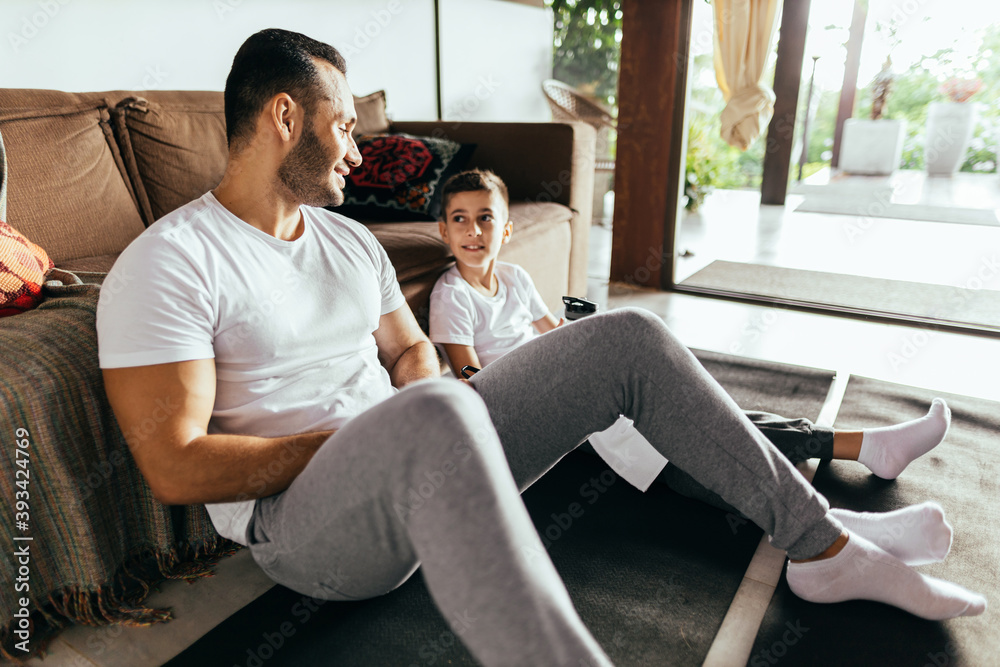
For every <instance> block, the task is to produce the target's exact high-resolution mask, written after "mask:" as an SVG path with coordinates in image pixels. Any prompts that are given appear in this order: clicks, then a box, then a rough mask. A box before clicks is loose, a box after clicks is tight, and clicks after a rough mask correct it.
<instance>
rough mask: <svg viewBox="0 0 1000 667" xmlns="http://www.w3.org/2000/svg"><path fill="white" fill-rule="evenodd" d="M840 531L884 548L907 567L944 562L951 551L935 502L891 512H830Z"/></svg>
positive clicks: (945, 525) (948, 528) (947, 527)
mask: <svg viewBox="0 0 1000 667" xmlns="http://www.w3.org/2000/svg"><path fill="white" fill-rule="evenodd" d="M830 514H832V515H833V516H835V517H837V518H838V519H840V522H841V523H842V524H844V528H846V529H847V530H849V531H851V532H852V533H857V534H858V535H860V536H861V537H863V538H865V539H866V540H868V541H869V542H873V543H874V544H876V545H878V546H879V547H881V548H883V549H885V550H886V551H887V552H889V553H891V554H892V555H893V556H895V557H896V558H898V559H899V560H901V561H903V562H904V563H906V564H907V565H911V566H912V565H926V564H927V563H938V562H940V561H942V560H944V557H945V556H947V555H948V552H949V551H950V550H951V536H952V530H951V524H949V523H948V521H947V520H945V518H944V510H943V509H942V508H941V506H940V505H938V504H937V503H935V502H931V501H928V502H925V503H920V504H919V505H910V506H909V507H903V508H902V509H898V510H894V511H892V512H852V511H851V510H844V509H831V510H830Z"/></svg>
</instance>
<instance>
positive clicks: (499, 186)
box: [441, 169, 510, 217]
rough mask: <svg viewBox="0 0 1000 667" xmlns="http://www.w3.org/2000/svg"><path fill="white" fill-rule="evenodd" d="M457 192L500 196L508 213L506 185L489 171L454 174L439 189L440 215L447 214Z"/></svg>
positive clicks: (472, 170) (508, 203)
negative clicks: (449, 204)
mask: <svg viewBox="0 0 1000 667" xmlns="http://www.w3.org/2000/svg"><path fill="white" fill-rule="evenodd" d="M459 192H491V193H495V194H498V195H500V198H501V199H503V204H504V206H506V207H507V213H510V197H509V196H508V195H507V184H506V183H504V182H503V179H502V178H500V177H499V176H497V175H496V174H494V173H493V172H492V171H490V170H489V169H469V170H468V171H463V172H459V173H457V174H455V175H454V176H452V177H451V178H449V179H448V180H447V181H445V184H444V187H443V188H441V215H442V217H444V216H446V215H447V214H448V203H449V202H450V201H451V198H452V197H453V196H455V195H457V194H458V193H459Z"/></svg>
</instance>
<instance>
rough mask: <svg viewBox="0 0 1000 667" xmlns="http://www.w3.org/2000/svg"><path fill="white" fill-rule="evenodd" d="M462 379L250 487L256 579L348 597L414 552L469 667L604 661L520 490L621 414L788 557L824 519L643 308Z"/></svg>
mask: <svg viewBox="0 0 1000 667" xmlns="http://www.w3.org/2000/svg"><path fill="white" fill-rule="evenodd" d="M472 384H473V386H474V387H475V390H473V389H472V388H470V387H468V386H466V385H465V384H463V383H461V382H459V381H457V380H452V379H432V380H424V381H421V382H417V383H414V384H413V385H411V386H409V387H407V388H405V389H403V390H402V391H400V392H399V393H398V394H397V395H395V396H393V397H392V398H390V399H388V400H386V401H384V402H382V403H380V404H378V405H377V406H375V407H373V408H371V409H369V410H368V411H366V412H365V413H363V414H361V415H359V416H357V417H355V418H354V419H352V420H351V421H349V422H348V423H347V424H345V425H344V427H343V428H341V429H340V430H339V431H337V432H336V433H335V434H334V435H332V436H331V437H330V438H329V440H327V441H326V443H324V444H323V446H322V447H321V448H320V449H319V450H318V451H317V452H316V454H315V455H314V456H313V458H312V460H311V461H310V462H309V464H308V465H307V466H306V468H305V469H304V470H303V471H302V473H301V474H299V476H298V477H297V478H296V479H295V480H294V481H293V482H292V484H291V485H290V486H289V487H288V489H286V490H285V491H283V492H281V493H279V494H275V495H273V496H269V497H267V498H261V499H259V500H258V501H257V503H256V506H255V508H254V513H253V517H252V519H251V521H250V526H249V527H248V529H247V539H248V541H249V544H250V549H251V552H252V554H253V557H254V559H255V560H256V562H257V563H258V564H259V565H260V566H261V567H262V568H263V570H264V571H265V572H266V573H267V574H268V576H270V577H271V578H272V579H274V580H275V581H277V582H278V583H281V584H283V585H285V586H287V587H289V588H292V589H294V590H296V591H299V592H302V593H305V594H307V595H311V596H313V597H317V598H324V599H330V600H358V599H364V598H369V597H374V596H377V595H381V594H383V593H386V592H388V591H390V590H392V589H394V588H396V587H397V586H399V585H400V584H402V583H403V582H404V581H406V579H407V578H408V577H409V576H410V575H411V574H413V572H414V570H416V568H417V566H418V565H419V566H421V567H422V568H423V574H424V577H425V579H426V582H427V586H428V588H429V590H430V592H431V595H432V597H433V598H434V601H435V603H436V604H437V606H438V608H439V609H440V611H441V613H442V615H443V616H444V618H445V619H446V621H448V622H449V623H450V624H451V626H452V628H453V630H454V631H455V633H456V635H458V636H459V637H460V638H461V639H462V641H463V642H464V643H465V644H466V646H468V648H469V650H470V651H471V652H472V654H473V655H474V656H475V657H476V659H477V660H479V661H480V662H481V663H482V664H484V665H574V666H576V665H608V664H610V661H609V660H608V658H607V656H606V655H605V654H604V652H603V651H602V650H601V648H600V646H599V645H598V644H597V642H596V641H595V640H594V639H593V637H592V636H591V635H590V633H589V632H588V631H587V629H586V628H585V627H584V625H583V623H582V622H581V621H580V619H579V617H578V616H577V614H576V611H575V610H574V608H573V605H572V603H571V601H570V598H569V595H568V594H567V592H566V589H565V587H564V586H563V583H562V581H561V579H560V578H559V575H558V573H557V572H556V570H555V568H554V567H553V565H552V562H551V561H550V560H549V558H548V556H547V554H546V552H545V550H544V546H543V545H542V543H541V539H540V538H539V536H538V534H537V533H536V531H535V529H534V526H533V524H532V522H531V519H530V517H529V515H528V512H527V510H526V509H525V507H524V504H523V503H522V501H521V498H520V495H519V492H520V491H523V490H524V489H525V488H527V487H528V486H529V485H531V484H532V483H533V482H534V481H535V480H537V479H538V478H539V477H541V476H542V475H543V474H544V473H545V472H546V471H547V470H549V469H550V468H551V467H552V466H553V465H555V464H556V463H557V462H558V461H559V459H560V458H562V457H563V456H564V455H565V454H567V453H568V452H569V451H570V450H572V449H573V448H574V447H575V446H576V444H577V443H579V442H581V441H582V440H583V439H584V438H586V437H587V435H588V434H590V433H595V432H597V431H602V430H604V429H606V428H608V427H609V426H610V425H611V424H612V423H613V422H614V421H615V420H616V419H617V418H618V416H619V415H620V414H621V415H625V416H627V417H629V418H630V419H632V420H633V421H634V422H635V428H636V429H637V430H638V431H639V432H640V433H641V434H642V435H643V436H644V437H645V438H646V439H647V440H648V441H649V442H650V443H651V444H652V445H653V446H654V447H656V448H657V449H658V450H660V451H661V452H662V453H663V455H664V456H666V457H667V458H668V459H669V460H670V462H671V464H673V465H674V466H676V467H677V468H678V469H680V470H683V471H684V472H685V473H687V474H688V475H690V477H691V478H692V479H693V480H695V481H696V482H697V483H698V484H699V485H701V486H703V487H704V488H705V489H707V490H709V491H711V492H712V493H714V494H717V495H718V496H719V497H721V499H723V500H724V501H725V502H726V503H728V504H729V505H731V506H732V507H734V508H736V509H738V510H739V511H740V512H741V513H742V514H744V515H745V516H747V517H749V518H750V519H751V520H752V521H754V523H756V524H757V525H759V526H760V527H761V528H763V529H764V530H765V531H766V532H767V533H768V534H769V535H770V536H771V541H772V543H773V544H774V545H775V546H776V547H778V548H780V549H784V550H786V551H787V552H788V554H789V556H790V557H792V558H808V557H811V556H815V555H816V554H818V553H820V552H821V551H823V550H824V549H826V548H827V547H829V546H830V545H831V544H832V543H833V542H834V540H835V539H836V538H837V537H838V536H839V535H840V533H841V529H842V527H841V525H840V524H839V522H837V520H836V519H834V518H833V517H832V516H830V515H829V514H828V512H827V510H828V509H829V505H828V503H827V502H826V500H825V499H824V498H823V497H822V496H820V495H819V494H817V493H816V491H815V490H813V488H812V487H811V486H810V485H809V484H808V483H807V482H806V481H805V480H804V479H803V478H802V476H801V475H800V474H799V473H798V472H797V471H796V470H795V468H794V467H793V466H792V464H791V463H790V462H789V461H788V459H787V458H786V457H785V456H783V455H782V454H780V453H779V452H778V451H777V450H776V449H775V448H774V446H773V445H771V444H770V443H769V442H768V440H767V439H766V438H765V437H764V436H763V435H762V434H761V432H760V431H759V430H758V429H757V428H755V427H754V426H753V424H752V423H751V422H750V421H749V419H747V417H746V416H745V415H744V414H743V413H742V412H741V411H740V410H739V408H738V407H737V406H736V404H735V403H734V402H733V400H732V399H731V398H730V397H729V396H728V395H727V394H726V393H725V392H724V391H723V390H722V388H721V387H720V386H719V385H718V384H717V383H716V382H715V380H713V379H712V378H711V376H709V374H708V373H707V372H706V371H705V370H704V368H702V366H701V365H700V364H699V363H698V361H697V360H696V359H695V358H694V356H693V355H692V354H691V353H690V352H689V351H688V350H687V348H685V347H684V346H683V345H681V344H680V343H679V342H678V341H677V339H676V338H674V337H673V335H672V334H671V333H670V332H669V331H668V330H667V328H666V326H665V325H664V324H663V322H662V321H661V320H660V319H659V318H658V317H656V316H654V315H652V314H651V313H648V312H646V311H642V310H638V309H622V310H614V311H611V312H608V313H605V314H601V315H596V316H592V317H588V318H586V319H582V320H578V321H576V322H573V323H572V324H569V325H567V326H564V327H560V328H558V329H556V330H554V331H552V332H550V333H547V334H545V335H544V336H540V337H539V338H538V339H536V340H534V341H532V342H530V343H528V344H526V345H524V346H522V347H520V348H518V349H517V350H515V351H513V352H511V353H509V354H507V355H505V356H504V357H502V358H500V359H499V360H497V361H495V362H494V363H492V364H490V365H489V366H487V367H486V368H485V369H483V370H482V371H481V372H479V373H478V374H476V376H475V377H474V378H473V380H472ZM414 651H415V652H416V647H415V648H414Z"/></svg>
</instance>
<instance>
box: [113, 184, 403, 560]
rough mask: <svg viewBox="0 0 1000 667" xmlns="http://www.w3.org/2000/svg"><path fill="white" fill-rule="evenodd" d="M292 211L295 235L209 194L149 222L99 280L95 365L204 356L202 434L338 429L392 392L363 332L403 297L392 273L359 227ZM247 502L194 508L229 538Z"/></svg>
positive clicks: (242, 525)
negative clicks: (210, 376)
mask: <svg viewBox="0 0 1000 667" xmlns="http://www.w3.org/2000/svg"><path fill="white" fill-rule="evenodd" d="M300 210H301V211H302V216H303V220H304V231H303V233H302V235H301V236H300V237H299V238H297V239H295V240H294V241H283V240H280V239H277V238H275V237H273V236H271V235H269V234H266V233H264V232H262V231H260V230H259V229H257V228H255V227H253V226H251V225H249V224H247V223H246V222H244V221H242V220H240V219H239V218H237V217H236V216H235V215H233V214H232V213H231V212H229V210H227V209H226V208H225V207H223V206H222V205H221V204H219V202H218V200H217V199H216V198H215V196H214V195H213V194H212V193H211V192H209V193H207V194H205V195H204V196H203V197H201V198H200V199H197V200H195V201H193V202H191V203H189V204H187V205H186V206H183V207H181V208H180V209H178V210H176V211H174V212H173V213H170V214H169V215H167V216H165V217H164V218H163V219H161V220H160V221H158V222H156V223H155V224H153V225H151V226H150V227H149V229H147V230H146V231H145V232H143V233H142V234H141V235H140V236H139V237H138V238H137V239H135V240H134V241H133V242H132V244H131V245H129V246H128V248H126V249H125V251H124V252H123V253H122V254H121V256H120V257H119V258H118V260H117V261H116V262H115V265H114V267H113V268H112V269H111V272H110V273H109V275H108V276H107V278H106V279H105V281H104V284H103V287H102V289H101V297H100V301H99V303H98V310H97V332H98V343H99V355H100V365H101V368H120V367H130V366H146V365H150V364H162V363H172V362H179V361H188V360H193V359H213V358H214V359H215V372H216V388H215V405H214V407H213V409H212V416H211V419H210V421H209V424H208V432H209V433H239V434H247V435H256V436H262V437H278V436H286V435H293V434H296V433H307V432H312V431H322V430H331V429H337V428H340V427H341V426H342V425H343V424H344V423H345V422H346V421H347V420H349V419H350V418H351V417H354V416H355V415H357V414H359V413H361V412H363V411H364V410H366V409H367V408H369V407H371V406H372V405H374V404H376V403H378V402H380V401H382V400H384V399H386V398H388V397H389V396H391V395H392V394H393V393H394V392H395V389H394V388H393V387H392V385H391V383H390V381H389V375H388V373H387V372H386V370H385V369H384V368H383V367H382V365H381V364H380V363H379V360H378V349H377V347H376V344H375V338H374V336H373V332H374V331H375V330H376V329H377V328H378V325H379V318H380V317H381V316H382V315H385V314H386V313H389V312H392V311H394V310H396V309H397V308H399V307H401V306H402V305H403V304H404V303H405V299H404V298H403V295H402V293H401V291H400V289H399V284H398V282H397V281H396V273H395V270H394V269H393V267H392V264H391V263H390V262H389V258H388V257H387V256H386V253H385V250H384V249H383V248H382V246H381V244H379V242H378V241H377V240H376V239H375V237H374V236H373V235H372V234H371V232H369V231H368V230H367V229H366V228H365V227H363V226H362V225H360V224H359V223H357V222H354V221H352V220H349V219H348V218H345V217H343V216H341V215H338V214H335V213H332V212H330V211H326V210H324V209H318V208H312V207H308V206H302V207H301V209H300ZM143 428H145V425H143ZM149 435H150V434H149V433H146V432H145V431H140V432H137V433H135V434H126V437H127V438H128V437H132V438H135V439H137V440H138V442H139V443H141V441H142V439H143V438H144V437H148V436H149ZM253 506H254V500H245V501H238V502H228V503H210V504H206V508H207V509H208V513H209V516H210V517H211V519H212V523H213V524H214V525H215V528H216V529H217V530H218V531H219V533H220V534H221V535H222V536H223V537H227V538H229V539H231V540H233V541H235V542H239V543H240V544H246V527H247V523H248V522H249V519H250V515H251V513H252V511H253Z"/></svg>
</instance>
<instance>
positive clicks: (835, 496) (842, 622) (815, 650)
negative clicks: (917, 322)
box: [750, 377, 1000, 667]
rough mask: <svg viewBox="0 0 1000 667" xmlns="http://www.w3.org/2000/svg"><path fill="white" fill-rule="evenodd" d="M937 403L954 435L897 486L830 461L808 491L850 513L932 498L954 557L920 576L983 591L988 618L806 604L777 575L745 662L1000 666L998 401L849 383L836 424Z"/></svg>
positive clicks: (879, 421) (909, 414)
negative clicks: (931, 617) (943, 402)
mask: <svg viewBox="0 0 1000 667" xmlns="http://www.w3.org/2000/svg"><path fill="white" fill-rule="evenodd" d="M935 396H942V397H943V398H945V399H947V401H948V404H949V405H950V406H951V409H952V427H951V431H950V432H949V434H948V436H947V438H946V439H945V441H944V442H943V443H942V444H941V445H939V446H938V447H937V448H936V449H935V450H934V451H933V452H931V453H930V454H928V455H927V456H925V457H923V458H921V459H918V460H917V461H915V462H914V463H912V464H910V466H909V467H908V468H907V469H906V470H905V471H904V472H903V474H902V475H901V476H900V477H899V478H898V479H897V480H896V481H891V482H890V481H885V480H881V479H879V478H877V477H875V476H874V475H871V474H868V472H867V469H865V468H864V467H863V466H860V465H858V464H856V463H850V462H846V461H833V462H831V463H830V464H829V465H820V467H819V469H818V470H817V473H816V477H815V479H814V480H813V484H814V485H815V486H816V488H817V489H818V490H819V491H820V492H821V493H823V494H824V495H825V496H826V497H827V498H828V499H829V500H830V503H831V505H833V506H835V507H846V508H849V509H854V510H867V511H876V512H884V511H889V510H893V509H897V508H899V507H903V506H905V505H911V504H914V503H919V502H923V501H924V500H931V499H933V500H936V501H938V502H939V503H940V504H941V505H942V506H943V507H944V510H945V515H946V516H947V517H948V520H949V521H950V522H951V524H952V526H953V527H954V529H955V539H954V543H953V546H952V551H951V553H950V554H949V555H948V558H947V559H945V561H944V562H942V563H936V564H933V565H927V566H923V567H921V568H919V569H920V571H921V572H924V573H926V574H928V575H931V576H936V577H940V578H943V579H949V580H951V581H954V582H956V583H958V584H960V585H962V586H965V587H966V588H969V589H971V590H974V591H977V592H980V593H982V594H984V595H985V596H986V597H987V599H988V600H989V604H990V607H989V608H988V609H987V610H986V613H984V614H983V615H981V616H978V617H975V618H958V619H953V620H950V621H944V622H934V621H924V620H922V619H919V618H917V617H915V616H912V615H910V614H907V613H906V612H903V611H900V610H898V609H895V608H893V607H889V606H887V605H883V604H879V603H876V602H861V601H859V602H845V603H840V604H833V605H817V604H810V603H808V602H804V601H802V600H800V599H799V598H797V597H795V596H794V595H793V594H792V592H791V591H790V590H789V589H788V585H787V584H786V583H785V579H784V577H782V580H781V583H780V584H779V586H778V590H777V592H776V593H775V596H774V598H773V599H772V601H771V605H770V607H769V608H768V611H767V614H766V616H765V618H764V623H763V625H762V626H761V629H760V632H759V634H758V636H757V642H756V644H755V646H754V652H753V654H752V656H751V660H750V664H751V665H763V664H774V662H770V661H769V658H773V659H782V660H783V664H790V665H791V664H795V665H914V666H915V667H923V666H924V665H934V666H937V667H944V666H948V667H954V666H957V665H968V666H970V667H972V666H977V667H978V666H980V665H997V664H1000V576H998V575H1000V534H998V529H997V526H1000V403H996V402H994V401H987V400H982V399H976V398H969V397H967V396H957V395H949V394H941V393H937V392H932V391H927V390H923V389H915V388H912V387H906V386H903V385H897V384H891V383H888V382H880V381H877V380H870V379H866V378H857V377H852V378H851V380H850V383H849V384H848V388H847V394H846V395H845V396H844V402H843V404H842V406H841V409H840V414H839V417H838V418H837V422H836V425H837V426H838V427H840V428H852V427H866V426H881V425H885V424H888V423H895V422H900V421H905V420H908V419H914V418H916V417H919V416H921V415H923V414H925V413H926V411H927V408H928V407H929V405H930V402H931V400H933V398H934V397H935ZM790 628H795V629H796V630H798V632H790ZM800 635H801V636H800ZM790 640H791V641H790ZM755 660H756V662H755Z"/></svg>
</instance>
